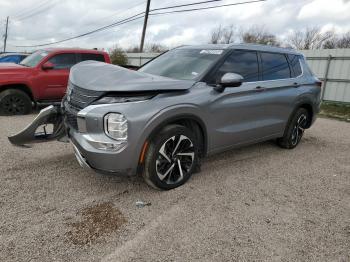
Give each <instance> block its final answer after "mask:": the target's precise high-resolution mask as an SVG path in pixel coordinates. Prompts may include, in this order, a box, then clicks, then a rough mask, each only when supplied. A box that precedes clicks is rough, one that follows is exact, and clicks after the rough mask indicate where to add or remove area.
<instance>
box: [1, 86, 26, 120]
mask: <svg viewBox="0 0 350 262" xmlns="http://www.w3.org/2000/svg"><path fill="white" fill-rule="evenodd" d="M31 111H32V100H31V99H30V97H29V96H28V95H27V94H26V93H25V92H23V91H21V90H16V89H8V90H5V91H3V92H1V93H0V114H1V115H25V114H29V113H30V112H31Z"/></svg>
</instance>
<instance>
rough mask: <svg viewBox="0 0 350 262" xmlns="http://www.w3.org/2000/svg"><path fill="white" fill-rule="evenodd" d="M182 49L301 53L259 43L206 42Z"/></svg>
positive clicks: (182, 47)
mask: <svg viewBox="0 0 350 262" xmlns="http://www.w3.org/2000/svg"><path fill="white" fill-rule="evenodd" d="M178 48H180V49H245V50H254V51H265V52H274V53H287V54H298V55H300V54H301V53H300V52H298V51H296V50H294V49H289V48H282V47H276V46H270V45H259V44H206V45H186V46H180V47H178Z"/></svg>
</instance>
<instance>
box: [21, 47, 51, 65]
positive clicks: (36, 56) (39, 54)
mask: <svg viewBox="0 0 350 262" xmlns="http://www.w3.org/2000/svg"><path fill="white" fill-rule="evenodd" d="M48 54H49V52H47V51H44V50H39V51H36V52H34V53H33V54H31V55H30V56H27V57H26V58H24V59H23V61H22V62H21V63H20V64H21V65H24V66H27V67H35V66H37V64H39V62H40V61H41V60H42V59H43V58H44V57H45V56H47V55H48Z"/></svg>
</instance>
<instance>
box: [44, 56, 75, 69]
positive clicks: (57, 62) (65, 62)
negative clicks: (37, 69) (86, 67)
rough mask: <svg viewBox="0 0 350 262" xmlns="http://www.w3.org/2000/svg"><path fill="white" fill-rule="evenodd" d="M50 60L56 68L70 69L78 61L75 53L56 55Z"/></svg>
mask: <svg viewBox="0 0 350 262" xmlns="http://www.w3.org/2000/svg"><path fill="white" fill-rule="evenodd" d="M49 61H50V62H51V63H52V64H53V65H54V69H69V68H71V67H72V66H73V65H75V64H76V62H77V61H76V58H75V54H59V55H55V56H53V57H51V58H50V60H49Z"/></svg>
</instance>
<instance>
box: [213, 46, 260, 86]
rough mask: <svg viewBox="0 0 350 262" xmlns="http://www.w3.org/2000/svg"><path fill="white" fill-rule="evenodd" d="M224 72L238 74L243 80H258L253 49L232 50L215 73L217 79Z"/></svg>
mask: <svg viewBox="0 0 350 262" xmlns="http://www.w3.org/2000/svg"><path fill="white" fill-rule="evenodd" d="M225 73H236V74H240V75H242V76H243V78H244V80H243V81H244V82H253V81H258V80H259V64H258V57H257V53H256V52H255V51H245V50H234V51H233V52H232V53H231V54H230V55H229V57H227V59H226V61H225V62H224V63H223V64H222V66H221V67H220V68H219V70H218V72H217V74H216V80H219V79H220V78H221V77H222V76H223V75H224V74H225Z"/></svg>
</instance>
